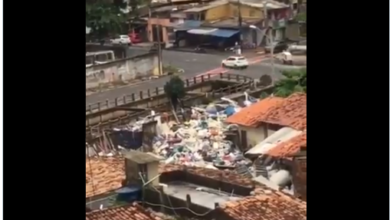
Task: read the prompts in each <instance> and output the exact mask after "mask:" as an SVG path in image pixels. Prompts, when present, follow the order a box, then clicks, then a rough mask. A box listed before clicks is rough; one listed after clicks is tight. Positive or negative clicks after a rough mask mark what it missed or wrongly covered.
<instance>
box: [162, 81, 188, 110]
mask: <svg viewBox="0 0 390 220" xmlns="http://www.w3.org/2000/svg"><path fill="white" fill-rule="evenodd" d="M164 91H165V94H166V95H167V96H168V98H169V99H170V100H171V103H172V106H173V108H174V110H176V107H177V105H178V103H179V102H180V99H182V98H184V96H185V95H186V91H185V86H184V81H183V80H182V79H181V78H180V77H179V76H177V75H173V76H172V77H171V78H170V80H169V81H168V82H166V83H165V85H164Z"/></svg>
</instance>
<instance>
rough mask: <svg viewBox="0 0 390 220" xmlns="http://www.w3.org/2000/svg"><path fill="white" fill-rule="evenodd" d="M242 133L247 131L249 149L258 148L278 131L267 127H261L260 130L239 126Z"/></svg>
mask: <svg viewBox="0 0 390 220" xmlns="http://www.w3.org/2000/svg"><path fill="white" fill-rule="evenodd" d="M239 128H240V130H241V131H246V138H247V144H248V147H249V148H252V147H254V146H256V144H258V143H260V142H261V141H263V140H264V139H266V138H267V137H268V136H270V135H272V134H273V133H275V132H276V131H277V130H278V129H277V128H276V129H275V128H270V127H269V126H266V125H261V126H260V127H258V128H252V127H245V126H239Z"/></svg>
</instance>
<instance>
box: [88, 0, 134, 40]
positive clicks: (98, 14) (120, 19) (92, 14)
mask: <svg viewBox="0 0 390 220" xmlns="http://www.w3.org/2000/svg"><path fill="white" fill-rule="evenodd" d="M126 7H127V5H126V3H125V2H123V1H122V0H120V1H114V3H112V2H110V1H107V0H89V1H86V9H85V24H86V26H87V27H89V28H91V32H90V34H91V35H93V36H95V37H97V38H98V39H103V38H104V37H107V36H108V35H109V34H121V33H122V31H123V28H124V26H125V25H126V21H127V14H126V13H125V12H124V9H125V8H126Z"/></svg>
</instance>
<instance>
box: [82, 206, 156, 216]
mask: <svg viewBox="0 0 390 220" xmlns="http://www.w3.org/2000/svg"><path fill="white" fill-rule="evenodd" d="M85 219H86V220H161V218H159V217H157V216H154V215H153V214H152V213H151V212H149V211H147V210H145V209H144V208H143V207H142V206H140V205H138V204H136V203H134V204H133V205H131V206H121V207H113V208H108V209H103V210H96V211H92V212H87V213H86V214H85Z"/></svg>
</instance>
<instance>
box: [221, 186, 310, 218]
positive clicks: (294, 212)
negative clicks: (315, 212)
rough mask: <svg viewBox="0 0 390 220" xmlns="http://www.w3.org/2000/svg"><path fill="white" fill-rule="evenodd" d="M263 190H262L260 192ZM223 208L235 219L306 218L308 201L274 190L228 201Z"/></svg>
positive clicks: (257, 192) (258, 191)
mask: <svg viewBox="0 0 390 220" xmlns="http://www.w3.org/2000/svg"><path fill="white" fill-rule="evenodd" d="M260 191H261V192H260ZM221 208H222V210H223V211H224V212H225V213H226V214H227V215H229V216H230V217H232V218H233V219H235V220H275V219H278V220H306V219H307V215H306V202H304V201H302V200H300V199H297V198H294V197H292V196H288V195H286V194H284V193H282V192H278V191H273V190H264V189H259V190H255V195H254V196H249V197H246V198H244V199H241V200H238V201H234V202H233V201H232V202H227V203H226V204H225V205H224V206H223V207H221Z"/></svg>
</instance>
